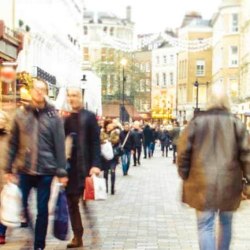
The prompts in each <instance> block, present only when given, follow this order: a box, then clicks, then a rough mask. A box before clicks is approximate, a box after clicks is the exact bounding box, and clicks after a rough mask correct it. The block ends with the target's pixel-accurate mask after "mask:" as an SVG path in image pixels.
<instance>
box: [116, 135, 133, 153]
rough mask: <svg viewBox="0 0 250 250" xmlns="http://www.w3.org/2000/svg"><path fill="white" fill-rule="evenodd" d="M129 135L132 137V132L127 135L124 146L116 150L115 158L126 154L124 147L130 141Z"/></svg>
mask: <svg viewBox="0 0 250 250" xmlns="http://www.w3.org/2000/svg"><path fill="white" fill-rule="evenodd" d="M129 135H130V131H129V132H128V133H127V135H126V137H125V140H124V142H123V144H122V145H119V146H117V147H115V148H114V157H119V156H122V155H123V154H124V146H125V144H126V142H127V140H128V137H129Z"/></svg>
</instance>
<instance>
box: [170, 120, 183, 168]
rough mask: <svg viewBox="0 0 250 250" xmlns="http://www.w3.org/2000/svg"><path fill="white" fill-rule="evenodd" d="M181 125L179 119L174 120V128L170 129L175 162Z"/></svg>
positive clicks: (174, 161)
mask: <svg viewBox="0 0 250 250" xmlns="http://www.w3.org/2000/svg"><path fill="white" fill-rule="evenodd" d="M180 131H181V130H180V126H179V123H178V122H177V121H174V126H173V129H171V130H170V131H169V135H170V139H171V144H172V147H173V163H176V154H177V142H178V139H179V136H180Z"/></svg>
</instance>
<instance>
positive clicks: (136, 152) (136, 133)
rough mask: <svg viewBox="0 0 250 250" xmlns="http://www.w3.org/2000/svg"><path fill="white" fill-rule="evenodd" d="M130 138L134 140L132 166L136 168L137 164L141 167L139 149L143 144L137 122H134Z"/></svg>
mask: <svg viewBox="0 0 250 250" xmlns="http://www.w3.org/2000/svg"><path fill="white" fill-rule="evenodd" d="M132 136H133V139H134V154H133V160H134V166H136V165H137V164H138V165H141V149H142V142H143V134H142V131H141V129H140V122H139V121H135V122H134V129H133V131H132Z"/></svg>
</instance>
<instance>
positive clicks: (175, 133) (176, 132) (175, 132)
mask: <svg viewBox="0 0 250 250" xmlns="http://www.w3.org/2000/svg"><path fill="white" fill-rule="evenodd" d="M180 132H181V129H180V128H179V127H175V128H173V129H172V130H170V131H168V133H169V136H170V140H171V142H172V144H173V145H174V146H176V145H177V143H178V139H179V136H180Z"/></svg>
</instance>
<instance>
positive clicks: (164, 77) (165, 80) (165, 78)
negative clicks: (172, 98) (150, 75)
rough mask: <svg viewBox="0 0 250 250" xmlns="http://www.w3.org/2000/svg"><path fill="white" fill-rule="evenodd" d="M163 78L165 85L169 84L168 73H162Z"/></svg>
mask: <svg viewBox="0 0 250 250" xmlns="http://www.w3.org/2000/svg"><path fill="white" fill-rule="evenodd" d="M162 78H163V85H164V86H166V85H167V77H166V73H163V74H162Z"/></svg>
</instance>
